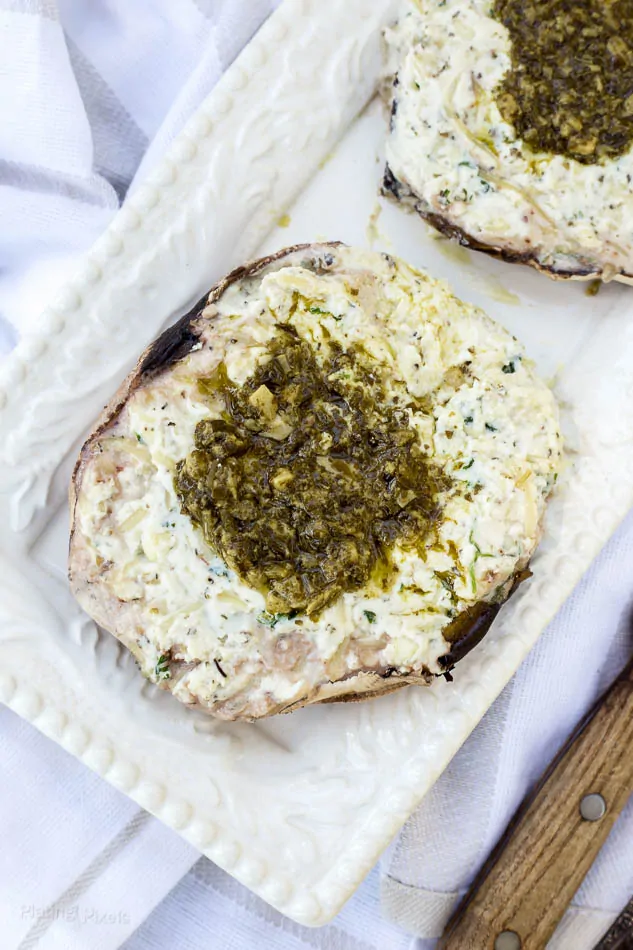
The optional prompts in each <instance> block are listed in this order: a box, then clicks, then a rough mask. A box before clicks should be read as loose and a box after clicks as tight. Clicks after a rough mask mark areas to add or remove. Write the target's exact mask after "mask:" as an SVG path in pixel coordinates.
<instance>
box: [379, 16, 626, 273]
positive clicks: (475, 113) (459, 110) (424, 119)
mask: <svg viewBox="0 0 633 950" xmlns="http://www.w3.org/2000/svg"><path fill="white" fill-rule="evenodd" d="M386 40H387V47H388V69H389V71H390V72H391V73H397V82H396V85H395V86H394V87H393V89H392V91H391V95H392V99H393V115H392V118H391V134H390V136H389V138H388V141H387V149H386V157H387V164H388V166H389V167H390V169H391V170H392V172H393V174H394V175H395V177H396V178H397V179H398V180H399V181H401V182H403V183H405V184H406V185H408V187H409V188H410V189H411V191H412V192H413V193H414V194H415V195H416V196H417V197H418V198H419V199H420V201H421V204H422V207H423V209H424V210H425V211H426V212H427V213H435V214H438V215H441V216H442V217H443V218H445V219H446V220H448V221H449V222H450V223H452V224H454V225H455V226H457V227H459V228H461V229H462V230H463V231H465V232H466V233H468V234H469V235H471V236H472V237H474V238H476V239H478V240H479V241H481V242H483V243H485V244H491V245H494V246H496V247H506V248H511V249H512V250H514V251H517V252H519V253H526V254H531V253H535V254H536V255H537V256H538V259H539V260H540V261H541V262H542V263H543V264H545V265H547V266H551V267H554V268H556V269H558V270H566V269H567V270H569V269H571V268H572V267H574V266H577V265H578V264H579V263H580V265H581V266H583V265H584V266H586V267H587V268H588V269H589V270H591V269H592V268H593V269H594V270H597V271H599V270H602V269H603V268H606V272H605V276H608V275H609V274H610V273H611V275H613V274H614V273H619V272H622V271H624V272H627V273H631V271H632V267H633V262H632V260H631V258H632V255H633V151H629V152H627V153H626V154H624V155H622V156H620V157H619V158H617V159H612V160H610V161H606V162H603V163H600V164H595V165H584V164H581V163H580V162H577V161H574V160H573V159H569V158H566V157H564V156H560V155H549V154H544V153H539V154H534V153H533V152H531V151H530V150H529V149H528V148H527V147H526V146H525V145H524V143H523V142H522V141H521V140H520V139H518V138H517V137H516V135H515V132H514V129H513V128H512V126H511V125H509V124H508V123H507V122H505V121H504V120H503V118H502V116H501V113H500V111H499V108H498V106H497V104H496V101H495V95H494V93H495V89H496V87H497V86H498V84H499V83H500V82H501V80H502V79H503V78H504V76H505V75H506V73H507V72H508V70H509V69H510V66H511V61H510V53H511V42H510V36H509V33H508V30H507V29H506V27H505V26H503V25H502V24H501V23H499V22H498V21H497V20H495V19H494V18H493V17H492V16H491V3H490V0H446V2H444V3H437V2H436V0H416V2H413V0H406V2H405V3H404V4H403V13H402V16H401V17H400V19H399V21H398V23H397V24H396V25H395V26H394V27H393V28H392V29H389V30H387V31H386Z"/></svg>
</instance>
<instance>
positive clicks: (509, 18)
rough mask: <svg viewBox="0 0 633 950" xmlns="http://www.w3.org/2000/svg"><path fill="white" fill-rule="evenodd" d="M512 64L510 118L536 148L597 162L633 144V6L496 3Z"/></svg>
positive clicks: (503, 97)
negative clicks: (504, 28)
mask: <svg viewBox="0 0 633 950" xmlns="http://www.w3.org/2000/svg"><path fill="white" fill-rule="evenodd" d="M493 14H494V16H495V17H496V19H498V20H499V21H500V22H501V23H503V25H504V26H505V27H506V28H507V30H508V32H509V33H510V37H511V40H512V51H511V59H512V67H511V69H510V70H509V71H508V73H507V74H506V75H505V77H504V79H503V81H502V82H501V85H500V86H499V88H498V90H497V102H498V105H499V109H500V110H501V114H502V116H503V118H504V119H505V120H506V122H508V123H509V124H510V125H513V126H514V128H515V129H516V132H517V135H518V136H519V138H521V139H523V141H524V142H525V143H526V144H527V145H528V146H529V147H530V148H531V149H532V150H533V151H540V152H552V153H554V154H558V155H567V156H568V157H569V158H573V159H576V161H578V162H583V163H586V164H591V163H593V162H597V161H599V160H600V159H601V158H615V157H618V156H619V155H623V154H624V152H626V151H628V150H629V148H630V146H631V141H632V140H633V2H631V0H616V2H609V3H605V2H604V0H548V2H547V3H543V2H542V0H495V3H494V6H493Z"/></svg>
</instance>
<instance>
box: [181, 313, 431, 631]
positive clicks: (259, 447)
mask: <svg viewBox="0 0 633 950" xmlns="http://www.w3.org/2000/svg"><path fill="white" fill-rule="evenodd" d="M324 350H325V352H324ZM324 350H323V349H322V351H321V352H320V353H317V350H316V349H315V347H314V346H313V345H312V344H309V343H307V342H306V341H305V340H302V339H301V338H300V337H299V336H298V335H297V333H296V331H295V330H294V329H293V328H292V327H291V326H290V325H283V326H281V327H280V328H279V330H278V333H277V336H276V337H275V338H274V339H273V340H272V342H271V343H270V344H269V347H268V354H267V358H266V359H265V361H263V362H262V363H260V365H259V366H258V367H257V369H256V370H255V371H254V373H253V374H252V375H251V376H250V377H249V378H248V379H247V380H246V381H245V382H244V383H243V385H241V386H238V385H236V384H235V383H234V382H233V381H232V380H231V379H230V378H229V377H228V375H227V371H226V367H225V366H224V364H220V366H219V367H218V369H217V370H216V372H215V374H214V375H213V376H212V377H208V378H205V379H203V380H200V382H199V387H200V389H201V390H202V391H203V392H204V393H206V394H208V395H210V396H212V397H213V398H214V399H216V400H217V398H218V397H219V398H220V400H221V403H222V404H223V412H222V417H221V418H220V419H217V418H216V419H204V420H202V421H200V422H199V423H198V424H197V426H196V430H195V439H194V444H195V447H194V449H193V451H192V452H190V454H189V455H188V456H187V457H186V458H185V459H182V460H181V461H180V462H179V463H178V465H177V470H176V475H175V478H174V482H175V488H176V492H177V494H178V497H179V499H180V502H181V508H182V511H183V512H184V513H185V514H187V515H188V516H189V517H190V518H191V520H192V521H193V522H194V524H196V525H197V526H198V527H199V528H200V529H201V530H202V532H203V534H204V537H205V539H206V541H207V543H208V544H209V545H210V546H211V547H212V548H213V549H214V550H216V551H217V552H218V553H219V554H220V556H221V557H222V558H223V559H224V560H225V562H226V563H227V564H228V565H229V566H230V567H231V568H232V569H233V570H234V571H236V573H237V574H238V576H239V577H240V578H241V579H242V580H244V581H245V582H246V583H247V584H249V585H250V586H252V587H254V588H256V589H258V590H260V591H262V592H263V593H264V594H265V596H266V610H267V611H268V612H269V614H270V615H271V616H272V615H278V614H284V615H291V616H292V615H295V614H296V613H298V612H301V613H306V614H308V615H309V616H310V617H316V616H318V614H319V613H320V612H321V611H322V610H323V609H324V608H325V607H326V606H328V605H329V604H331V603H332V602H333V601H334V600H336V599H337V598H338V597H339V596H340V595H341V594H342V593H344V592H345V591H352V590H358V589H359V588H362V587H365V586H367V585H369V586H371V585H372V584H373V585H381V586H382V587H387V586H388V585H389V583H390V582H391V581H392V579H393V576H394V569H393V567H392V565H391V561H390V551H391V549H392V548H393V546H394V544H395V543H396V542H399V543H400V544H402V545H404V546H405V547H406V546H411V545H413V546H415V547H417V548H418V549H419V548H420V546H422V545H423V542H424V539H425V537H426V536H427V534H428V532H429V530H430V529H431V528H432V526H433V525H434V523H435V522H436V521H437V519H438V517H439V514H440V502H439V496H440V493H441V492H442V491H445V490H447V489H448V487H449V480H448V478H447V477H446V476H444V475H443V474H442V473H441V472H440V471H439V470H438V469H437V468H436V466H434V465H433V464H432V462H430V461H429V460H427V458H426V457H425V456H424V454H423V452H422V450H421V448H420V446H419V445H418V441H417V436H416V433H415V431H414V429H413V428H412V427H411V425H410V424H409V417H408V414H407V412H406V410H405V409H403V408H399V407H398V406H397V405H389V404H388V400H387V398H386V396H385V393H384V389H383V386H382V384H381V381H380V376H379V366H378V364H377V363H376V362H375V361H374V360H372V359H371V358H370V357H369V356H368V355H367V354H366V353H365V352H364V351H363V350H362V349H361V348H360V347H353V348H350V349H349V350H347V351H344V350H343V349H342V348H341V347H340V346H339V345H338V344H335V343H333V342H332V341H330V342H329V343H328V344H326V345H325V348H324Z"/></svg>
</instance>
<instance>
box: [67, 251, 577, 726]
mask: <svg viewBox="0 0 633 950" xmlns="http://www.w3.org/2000/svg"><path fill="white" fill-rule="evenodd" d="M560 458H561V436H560V431H559V422H558V410H557V407H556V404H555V401H554V398H553V395H552V393H551V392H550V390H549V389H548V387H547V386H546V385H545V384H544V383H543V382H542V381H541V380H540V379H539V378H538V377H537V375H536V373H535V371H534V369H533V367H532V365H531V364H530V362H529V360H527V359H526V358H525V356H524V353H523V350H522V347H521V346H520V344H519V343H518V342H517V341H516V340H515V339H514V338H513V337H512V336H511V335H510V334H509V333H507V331H505V330H504V329H502V328H501V327H499V326H497V325H496V324H494V323H493V321H492V320H490V319H489V318H488V317H487V316H486V315H485V314H484V313H483V312H482V311H481V310H479V309H478V308H476V307H474V306H471V305H468V304H465V303H462V302H461V301H459V300H458V299H457V298H455V297H454V296H453V295H452V294H451V292H450V290H449V288H448V287H447V285H446V284H444V283H443V282H440V281H436V280H433V279H432V278H430V277H429V276H428V275H426V274H425V273H423V272H420V271H417V270H415V269H413V268H411V267H409V266H408V265H406V264H405V263H404V262H402V261H399V260H396V259H394V258H392V257H390V256H389V255H386V254H376V253H373V252H368V251H362V250H358V249H354V248H349V247H346V246H345V245H343V244H340V243H329V244H314V245H297V246H295V247H291V248H287V249H284V250H282V251H279V252H278V253H277V254H273V255H271V256H269V257H265V258H263V259H261V260H258V261H255V262H252V263H249V264H247V265H245V266H243V267H239V268H237V269H236V270H234V271H233V272H232V273H231V274H229V275H228V277H226V278H225V279H223V280H222V281H220V282H219V283H218V284H217V285H216V286H215V287H214V288H213V289H212V290H211V291H210V292H209V293H208V294H207V295H205V296H204V298H203V299H202V300H200V301H199V302H198V303H197V304H196V305H195V306H194V307H193V308H192V309H191V310H190V311H189V313H187V314H186V315H185V316H184V317H182V318H181V319H180V320H179V321H178V322H177V323H176V324H175V325H174V326H172V327H171V328H169V329H168V330H166V331H165V332H164V333H163V334H162V335H161V336H160V337H159V338H158V339H157V340H156V341H155V342H154V343H152V344H151V345H150V346H149V347H148V348H147V350H146V351H145V352H144V353H143V355H142V356H141V358H140V360H139V362H138V364H137V366H136V368H135V369H134V370H133V372H132V373H131V374H130V375H129V376H128V377H127V379H126V380H125V381H124V382H123V384H122V385H121V387H120V389H119V391H118V392H117V393H116V395H115V396H114V397H113V399H112V400H111V402H110V403H109V405H108V406H107V407H106V409H105V410H104V412H103V413H102V415H101V417H100V418H99V420H98V421H97V423H96V425H95V427H94V429H93V431H92V433H91V435H90V436H89V437H88V439H87V440H86V442H85V444H84V445H83V447H82V449H81V452H80V455H79V458H78V461H77V464H76V466H75V470H74V473H73V476H72V484H71V487H70V511H71V536H70V554H69V578H70V584H71V588H72V590H73V592H74V594H75V596H76V597H77V599H78V601H79V602H80V604H81V605H82V606H83V608H84V609H85V610H86V611H87V612H88V613H89V614H90V615H91V616H92V617H93V618H94V619H95V620H96V621H97V623H99V624H100V625H101V626H102V627H103V628H104V629H105V630H107V631H110V632H111V633H112V634H114V635H115V636H116V637H117V638H118V639H119V640H120V641H121V642H122V643H123V644H124V645H125V646H126V647H127V648H128V649H129V650H130V651H131V652H132V654H133V655H134V657H135V658H136V660H137V662H138V664H139V666H140V668H141V671H142V673H143V674H144V675H145V676H146V677H148V678H149V679H150V680H152V681H153V682H155V683H157V684H158V685H159V686H160V687H162V688H164V689H167V690H170V691H171V692H172V693H173V694H174V696H176V698H177V699H179V700H180V701H182V702H184V703H185V704H187V705H189V706H194V707H197V708H200V709H202V710H204V711H206V712H208V713H210V714H212V715H215V716H217V717H220V718H223V719H256V718H259V717H263V716H269V715H273V714H275V713H279V712H285V711H289V710H291V709H295V708H297V707H299V706H303V705H306V704H309V703H319V702H333V701H356V700H361V699H366V698H369V697H371V696H376V695H378V694H381V693H387V692H390V691H392V690H394V689H398V688H400V687H402V686H405V685H408V684H424V683H428V682H429V681H430V680H431V679H432V678H433V677H434V676H438V675H441V674H442V673H445V672H447V671H449V670H450V669H451V668H452V667H453V666H454V664H455V663H456V662H457V661H458V660H460V659H461V658H462V657H463V656H464V655H465V654H466V653H467V652H468V651H469V650H470V649H472V647H473V646H474V645H475V644H476V643H477V642H479V640H480V639H481V638H482V637H483V636H484V635H485V633H486V632H487V630H488V628H489V627H490V624H491V623H492V621H493V619H494V617H495V616H496V614H497V612H498V611H499V609H500V607H501V605H502V604H503V602H504V601H505V600H506V599H507V597H508V596H509V595H510V594H511V593H512V591H513V590H514V589H515V588H516V586H517V585H518V584H519V583H520V582H521V581H522V580H523V579H524V578H525V577H527V576H529V570H528V563H529V560H530V557H531V555H532V553H533V551H534V548H535V547H536V544H537V543H538V540H539V536H540V531H541V527H540V525H541V520H542V515H543V512H544V508H545V502H546V498H547V496H548V494H549V492H550V490H551V488H552V486H553V484H554V481H555V479H556V475H557V471H558V468H559V464H560ZM324 499H325V500H324Z"/></svg>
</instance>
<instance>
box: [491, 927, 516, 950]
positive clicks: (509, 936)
mask: <svg viewBox="0 0 633 950" xmlns="http://www.w3.org/2000/svg"><path fill="white" fill-rule="evenodd" d="M495 950H521V938H520V937H519V935H518V934H517V933H515V932H514V930H502V931H501V933H500V934H499V935H498V937H497V939H496V940H495Z"/></svg>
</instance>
